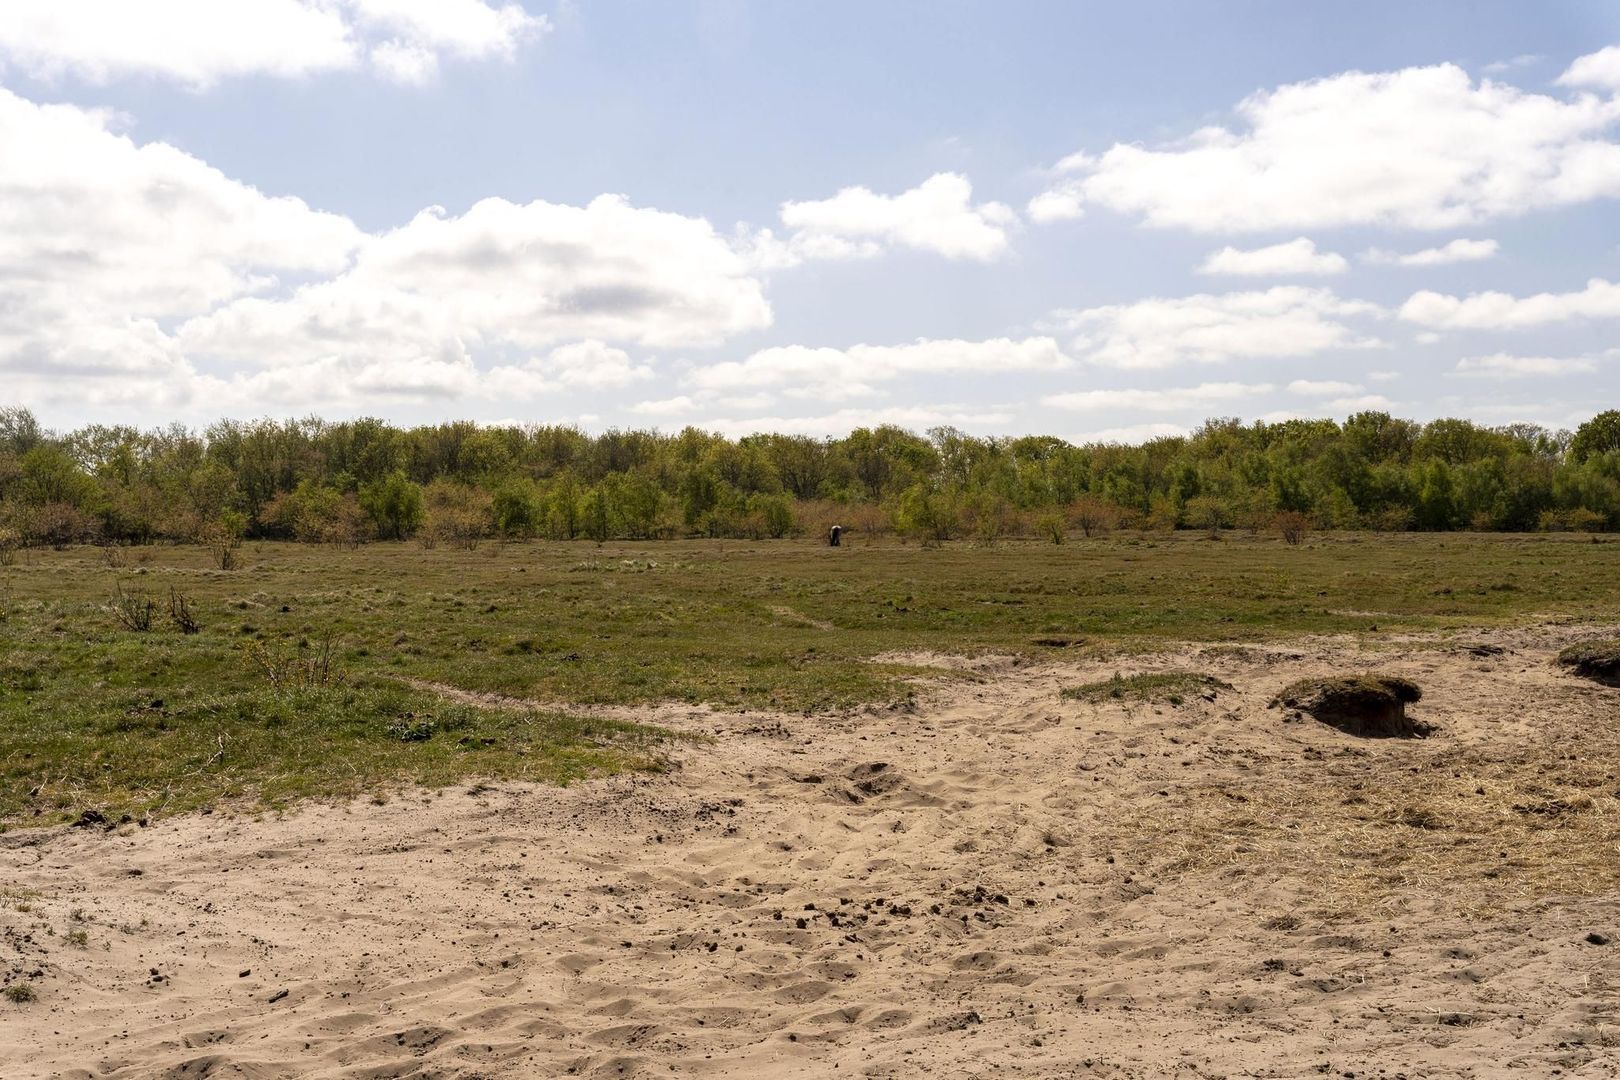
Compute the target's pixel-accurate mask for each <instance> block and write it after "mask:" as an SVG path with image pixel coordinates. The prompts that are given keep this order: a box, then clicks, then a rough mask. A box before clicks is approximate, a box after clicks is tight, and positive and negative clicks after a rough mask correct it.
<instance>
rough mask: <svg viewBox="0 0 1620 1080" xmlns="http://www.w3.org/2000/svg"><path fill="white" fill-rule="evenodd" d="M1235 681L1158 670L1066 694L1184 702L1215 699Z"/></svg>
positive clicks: (1081, 698)
mask: <svg viewBox="0 0 1620 1080" xmlns="http://www.w3.org/2000/svg"><path fill="white" fill-rule="evenodd" d="M1230 689H1232V684H1231V683H1228V682H1222V681H1221V680H1220V679H1217V678H1215V677H1214V676H1213V675H1204V674H1201V673H1199V672H1196V671H1155V672H1147V673H1144V674H1140V675H1129V676H1125V675H1120V674H1118V673H1117V672H1116V673H1115V674H1114V677H1113V678H1111V679H1104V680H1102V681H1101V682H1094V683H1086V684H1084V685H1083V686H1071V687H1068V688H1066V689H1065V690H1064V691H1063V696H1064V697H1066V698H1069V699H1071V700H1074V701H1088V702H1099V701H1163V702H1167V703H1169V704H1171V705H1180V704H1182V703H1183V702H1185V701H1186V700H1187V699H1188V698H1192V697H1209V698H1213V697H1214V696H1215V695H1216V694H1218V693H1219V692H1220V691H1222V690H1230Z"/></svg>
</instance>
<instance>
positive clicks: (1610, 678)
mask: <svg viewBox="0 0 1620 1080" xmlns="http://www.w3.org/2000/svg"><path fill="white" fill-rule="evenodd" d="M1558 662H1559V663H1560V664H1561V665H1563V666H1564V667H1567V668H1569V669H1571V670H1572V671H1574V672H1575V674H1577V675H1580V676H1581V677H1583V678H1587V679H1592V680H1595V681H1596V682H1600V683H1602V684H1603V685H1604V686H1620V640H1616V639H1614V638H1607V639H1604V640H1601V641H1583V642H1580V643H1579V644H1577V645H1571V646H1570V647H1569V648H1567V649H1565V650H1564V651H1563V652H1561V653H1559V654H1558Z"/></svg>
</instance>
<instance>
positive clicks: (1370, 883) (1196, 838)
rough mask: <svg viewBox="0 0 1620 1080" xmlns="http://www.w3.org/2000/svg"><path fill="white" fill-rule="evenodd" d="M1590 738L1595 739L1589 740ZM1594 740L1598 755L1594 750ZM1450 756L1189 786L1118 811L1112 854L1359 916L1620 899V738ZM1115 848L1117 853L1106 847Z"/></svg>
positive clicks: (1330, 764) (1547, 740)
mask: <svg viewBox="0 0 1620 1080" xmlns="http://www.w3.org/2000/svg"><path fill="white" fill-rule="evenodd" d="M1594 738H1595V740H1596V741H1595V742H1594ZM1599 744H1601V745H1599ZM1568 748H1569V743H1568V741H1567V736H1563V735H1553V734H1550V733H1548V734H1544V735H1542V736H1541V737H1540V738H1539V739H1538V741H1535V742H1532V743H1527V744H1523V745H1519V746H1492V747H1489V748H1480V749H1478V750H1470V751H1466V752H1461V751H1457V750H1453V749H1444V748H1441V747H1440V746H1439V745H1437V741H1429V742H1425V743H1421V744H1416V745H1414V746H1411V747H1409V748H1403V749H1402V750H1401V751H1400V752H1399V753H1400V754H1401V759H1400V764H1399V765H1397V764H1395V762H1394V761H1393V760H1392V759H1391V757H1390V756H1389V754H1388V753H1385V752H1372V751H1368V750H1362V749H1360V748H1355V747H1346V748H1344V749H1343V750H1341V751H1340V752H1339V753H1338V754H1334V755H1327V754H1322V753H1319V752H1318V753H1311V754H1309V755H1308V756H1307V759H1306V761H1305V762H1303V763H1301V762H1299V761H1298V759H1289V760H1281V759H1279V760H1276V761H1273V762H1271V763H1269V764H1268V765H1266V766H1263V767H1261V768H1259V769H1257V770H1256V772H1255V775H1254V776H1253V777H1252V778H1250V779H1247V780H1246V781H1245V782H1244V783H1243V784H1241V785H1236V784H1216V785H1198V786H1194V787H1190V788H1182V789H1180V790H1172V791H1170V792H1169V793H1168V797H1166V798H1164V799H1161V800H1158V801H1156V802H1155V803H1151V804H1142V805H1140V806H1139V807H1137V808H1135V809H1134V810H1133V811H1132V812H1130V813H1127V814H1125V815H1122V817H1121V819H1120V821H1119V823H1118V829H1119V833H1118V837H1117V839H1116V840H1115V843H1116V845H1117V847H1125V848H1135V849H1136V850H1138V851H1141V852H1142V853H1143V856H1144V860H1145V861H1148V862H1150V863H1156V864H1157V865H1156V866H1155V871H1154V872H1155V873H1156V874H1161V875H1171V876H1181V875H1185V874H1191V873H1197V872H1204V871H1217V872H1218V871H1225V872H1227V873H1228V874H1240V873H1251V872H1256V871H1263V872H1265V873H1268V874H1273V873H1274V874H1278V875H1281V876H1286V877H1291V878H1296V879H1298V880H1301V881H1305V882H1309V883H1310V886H1311V891H1312V893H1313V894H1314V895H1313V900H1314V901H1315V902H1316V903H1317V904H1318V905H1319V906H1320V907H1322V908H1323V909H1325V910H1327V911H1329V912H1333V913H1337V914H1342V915H1346V916H1356V917H1365V916H1368V915H1370V914H1374V913H1376V912H1378V911H1381V910H1389V909H1394V908H1398V907H1400V906H1401V905H1402V904H1404V903H1405V902H1407V901H1408V900H1410V899H1412V898H1413V897H1414V896H1416V895H1419V894H1426V895H1427V896H1429V897H1444V898H1447V901H1448V902H1449V903H1455V904H1456V905H1458V906H1459V907H1461V908H1463V909H1464V910H1467V911H1477V912H1485V911H1489V910H1491V909H1493V908H1497V907H1500V906H1502V905H1505V904H1508V903H1511V902H1516V901H1522V900H1532V899H1540V898H1545V897H1552V896H1598V895H1605V894H1612V893H1614V892H1615V891H1617V890H1620V859H1617V858H1616V851H1617V850H1620V781H1617V780H1616V774H1615V770H1614V767H1613V765H1612V762H1614V761H1615V760H1617V757H1616V755H1617V754H1620V737H1617V735H1616V733H1615V732H1613V731H1609V732H1606V733H1602V734H1599V735H1595V736H1594V734H1593V733H1592V732H1590V731H1588V732H1587V733H1586V745H1584V746H1583V747H1582V749H1583V751H1584V752H1583V753H1581V754H1579V755H1575V754H1571V753H1569V752H1568ZM1116 849H1117V848H1116Z"/></svg>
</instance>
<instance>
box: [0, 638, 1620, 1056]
mask: <svg viewBox="0 0 1620 1080" xmlns="http://www.w3.org/2000/svg"><path fill="white" fill-rule="evenodd" d="M1466 640H1467V642H1468V643H1469V647H1468V648H1458V647H1457V646H1456V644H1455V639H1444V640H1442V639H1429V640H1423V639H1410V640H1406V641H1403V642H1402V643H1401V644H1400V646H1399V648H1398V649H1394V650H1392V649H1390V648H1389V647H1387V643H1385V647H1384V648H1381V649H1380V650H1379V651H1378V652H1377V653H1376V655H1372V654H1366V653H1363V652H1361V651H1360V650H1359V649H1358V647H1357V646H1356V645H1355V644H1354V643H1353V642H1349V641H1341V640H1313V641H1304V642H1296V643H1292V644H1291V645H1290V648H1289V649H1288V651H1287V652H1286V653H1281V652H1278V651H1275V650H1244V649H1222V648H1212V649H1208V650H1205V651H1203V652H1202V653H1199V652H1198V651H1197V650H1196V648H1195V647H1184V648H1178V649H1176V650H1173V651H1172V652H1171V653H1167V654H1166V655H1164V656H1162V657H1147V658H1141V659H1140V660H1135V661H1132V663H1134V664H1136V667H1135V668H1134V669H1130V670H1126V671H1125V672H1124V674H1126V675H1130V674H1137V673H1142V672H1150V671H1169V670H1183V669H1185V668H1186V667H1187V664H1188V658H1189V657H1196V662H1197V664H1198V665H1199V666H1200V667H1201V668H1204V669H1206V670H1207V671H1208V673H1209V674H1210V675H1212V676H1215V677H1218V678H1220V679H1223V680H1225V681H1226V682H1229V683H1231V684H1233V686H1234V687H1235V690H1233V691H1231V692H1224V691H1223V692H1222V693H1221V694H1220V695H1219V696H1218V698H1217V699H1216V700H1215V701H1208V700H1205V699H1203V698H1194V699H1191V700H1189V701H1187V702H1186V703H1185V704H1183V705H1181V706H1171V705H1169V704H1151V703H1142V702H1133V701H1102V702H1095V703H1088V702H1082V701H1070V700H1064V699H1063V698H1062V697H1061V691H1062V689H1063V688H1064V687H1065V686H1072V685H1075V684H1077V683H1084V682H1090V681H1096V680H1098V679H1102V678H1108V677H1111V676H1112V675H1113V674H1114V673H1115V672H1116V671H1120V670H1121V664H1122V661H1120V660H1118V659H1114V660H1110V661H1107V662H1106V663H1104V662H1100V661H1099V662H1067V663H1064V662H1056V660H1055V658H1054V662H1049V663H1044V664H1041V665H1038V666H1034V667H1021V668H1016V669H1015V668H1010V667H1009V668H1005V669H1002V670H999V671H997V672H996V674H995V676H994V677H993V678H988V679H985V680H983V681H980V682H976V683H973V684H961V683H952V684H949V685H947V686H945V687H943V688H941V690H940V692H939V693H938V694H931V695H928V697H927V700H926V701H925V702H924V703H923V704H922V705H921V706H920V707H919V709H918V710H917V711H915V712H909V713H905V714H902V715H873V714H871V713H870V712H868V711H860V712H856V713H852V714H850V715H848V716H843V717H815V718H806V717H787V716H783V717H768V718H761V717H757V716H753V715H750V716H730V715H724V714H718V713H710V712H705V711H702V710H680V709H675V708H666V709H659V710H656V711H655V717H654V718H655V719H656V720H657V722H658V723H661V724H665V725H671V726H685V727H687V728H688V729H690V730H694V731H701V732H704V733H707V734H712V735H714V736H716V739H715V740H714V741H713V742H703V743H694V744H690V745H682V746H681V747H679V748H678V749H677V750H676V751H675V753H676V754H677V755H678V757H679V758H680V767H679V768H678V769H675V770H674V771H672V772H671V773H670V774H669V775H666V776H662V777H620V778H614V779H609V780H602V781H597V782H591V783H582V784H578V785H576V786H574V787H572V788H569V789H551V788H541V789H537V788H531V787H522V786H516V785H504V784H503V785H498V786H495V787H490V786H486V785H479V786H476V787H474V788H472V789H457V790H454V791H450V792H446V793H443V794H440V795H429V794H425V793H422V792H416V791H413V792H407V793H403V794H400V795H397V796H395V797H393V798H392V799H390V800H389V801H387V802H386V803H385V804H383V805H375V804H372V803H370V802H366V803H355V804H352V805H347V806H309V807H307V808H304V809H302V810H300V811H298V812H296V813H290V814H288V815H285V816H281V817H277V816H265V817H262V818H250V817H225V816H223V815H213V816H204V815H199V816H193V817H188V818H183V819H177V820H172V821H163V822H158V823H155V824H153V825H152V826H151V827H149V828H145V829H139V828H134V827H128V828H126V829H124V830H122V831H113V832H107V831H103V830H101V829H90V828H85V829H68V828H59V829H51V830H37V831H25V832H17V833H12V834H8V835H5V836H3V837H0V978H4V979H7V980H9V981H11V982H12V983H14V984H19V983H26V984H27V985H29V986H31V987H32V988H33V989H34V990H35V991H36V993H37V998H36V1000H34V1001H32V1002H28V1003H25V1004H16V1005H14V1004H11V1003H9V1002H7V1001H5V1000H3V999H0V1063H3V1068H0V1072H3V1073H4V1075H5V1076H6V1077H7V1078H8V1080H11V1078H22V1077H47V1076H48V1077H63V1076H66V1077H92V1076H93V1077H134V1076H143V1077H144V1076H155V1075H170V1076H204V1075H246V1076H256V1077H282V1076H287V1077H292V1076H298V1077H354V1076H372V1077H380V1076H435V1077H467V1078H471V1077H509V1076H510V1077H520V1076H521V1077H529V1076H563V1075H575V1076H599V1077H600V1076H611V1077H623V1076H649V1077H651V1076H660V1077H664V1076H692V1077H811V1076H814V1077H822V1076H862V1077H911V1076H939V1077H986V1076H998V1077H1029V1078H1036V1077H1040V1078H1048V1077H1068V1076H1112V1077H1162V1076H1167V1075H1185V1076H1189V1077H1193V1076H1196V1077H1217V1076H1247V1077H1252V1076H1273V1077H1283V1076H1286V1077H1297V1076H1303V1075H1328V1076H1342V1075H1346V1074H1348V1073H1352V1072H1353V1073H1354V1074H1355V1075H1357V1076H1368V1075H1371V1076H1376V1075H1384V1076H1390V1077H1393V1076H1396V1075H1405V1076H1411V1077H1418V1076H1422V1077H1442V1076H1476V1077H1477V1076H1487V1075H1524V1076H1548V1075H1554V1074H1558V1075H1563V1076H1573V1077H1599V1076H1614V1075H1617V1066H1616V1061H1617V1060H1620V944H1605V943H1604V942H1606V941H1607V940H1608V939H1609V938H1611V937H1620V900H1617V889H1620V780H1617V778H1616V769H1617V765H1616V762H1620V753H1617V751H1620V745H1617V742H1620V723H1616V721H1617V720H1620V715H1617V714H1620V703H1617V698H1616V695H1615V694H1614V692H1613V691H1612V690H1610V689H1607V688H1604V687H1601V686H1597V685H1595V684H1593V683H1590V682H1588V681H1585V680H1582V679H1579V678H1577V677H1575V676H1573V675H1571V674H1569V673H1567V672H1564V671H1562V670H1560V669H1559V668H1558V667H1557V666H1556V665H1555V664H1553V663H1551V660H1552V658H1553V656H1554V655H1555V654H1556V653H1557V652H1558V650H1559V649H1560V648H1562V647H1563V646H1565V645H1567V644H1569V643H1570V642H1571V641H1574V640H1577V638H1576V636H1575V631H1574V629H1573V628H1568V627H1559V628H1541V629H1539V630H1533V631H1515V632H1496V631H1491V632H1484V633H1480V634H1475V635H1471V636H1470V637H1469V638H1468V639H1466ZM1475 644H1478V645H1486V646H1490V649H1485V650H1481V651H1475V650H1474V648H1473V646H1474V645H1475ZM1492 650H1495V651H1492ZM908 662H915V661H908ZM1374 667H1375V668H1376V669H1378V670H1379V671H1382V672H1388V673H1389V674H1391V675H1396V676H1400V677H1403V678H1407V679H1411V680H1413V681H1414V682H1416V683H1418V684H1419V685H1421V686H1422V687H1423V689H1424V695H1423V699H1422V701H1421V703H1419V704H1416V705H1413V706H1412V712H1413V714H1414V716H1416V717H1417V718H1418V719H1421V720H1423V721H1424V722H1428V723H1433V724H1434V725H1435V726H1436V732H1435V734H1434V735H1432V736H1431V737H1429V738H1427V739H1422V740H1412V741H1404V740H1389V739H1384V740H1364V739H1359V738H1356V737H1353V736H1351V735H1347V734H1345V733H1343V732H1341V731H1338V730H1336V729H1334V728H1332V727H1330V726H1327V725H1325V724H1321V723H1316V722H1314V721H1293V720H1292V719H1291V717H1290V715H1289V714H1288V713H1287V712H1285V711H1283V710H1276V709H1268V708H1267V705H1268V703H1269V702H1270V701H1271V700H1272V699H1273V698H1274V697H1275V696H1277V694H1278V693H1279V691H1281V690H1282V689H1283V688H1284V687H1286V686H1288V685H1289V684H1291V683H1293V682H1295V681H1297V680H1299V679H1303V678H1313V677H1324V676H1331V675H1336V674H1339V673H1342V672H1344V671H1347V670H1365V669H1367V668H1374ZM76 931H82V932H83V936H82V937H80V936H79V935H78V934H76V933H75V932H76Z"/></svg>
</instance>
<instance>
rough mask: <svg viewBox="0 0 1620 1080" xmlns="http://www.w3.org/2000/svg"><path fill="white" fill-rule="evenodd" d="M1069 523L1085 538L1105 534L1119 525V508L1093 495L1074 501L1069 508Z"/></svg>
mask: <svg viewBox="0 0 1620 1080" xmlns="http://www.w3.org/2000/svg"><path fill="white" fill-rule="evenodd" d="M1069 523H1070V524H1072V525H1073V526H1074V527H1075V528H1077V529H1079V530H1080V532H1081V533H1082V534H1083V535H1084V536H1086V537H1088V538H1089V537H1092V536H1095V535H1097V534H1098V533H1105V532H1107V531H1108V530H1109V529H1112V528H1115V527H1116V526H1118V524H1119V507H1117V506H1115V505H1114V504H1113V503H1111V502H1108V501H1107V500H1106V499H1099V498H1097V497H1096V496H1095V495H1086V496H1084V497H1082V498H1080V499H1076V500H1075V501H1074V503H1072V504H1071V505H1070V506H1069Z"/></svg>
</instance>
